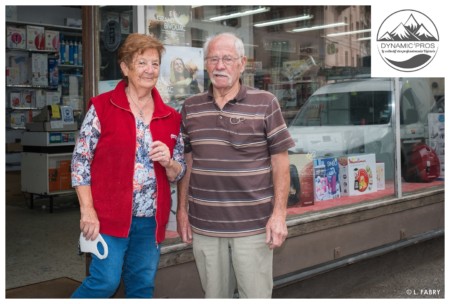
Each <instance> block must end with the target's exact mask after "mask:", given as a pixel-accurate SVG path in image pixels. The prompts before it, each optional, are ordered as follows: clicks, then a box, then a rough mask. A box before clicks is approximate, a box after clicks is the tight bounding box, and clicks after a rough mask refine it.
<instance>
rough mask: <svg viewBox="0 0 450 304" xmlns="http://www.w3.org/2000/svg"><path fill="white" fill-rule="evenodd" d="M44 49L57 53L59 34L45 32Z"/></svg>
mask: <svg viewBox="0 0 450 304" xmlns="http://www.w3.org/2000/svg"><path fill="white" fill-rule="evenodd" d="M45 49H46V50H49V51H59V32H58V31H51V30H45Z"/></svg>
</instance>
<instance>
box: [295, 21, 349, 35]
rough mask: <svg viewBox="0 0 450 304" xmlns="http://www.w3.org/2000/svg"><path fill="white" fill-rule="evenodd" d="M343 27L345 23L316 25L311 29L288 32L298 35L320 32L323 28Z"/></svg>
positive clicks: (297, 29) (304, 28) (305, 28)
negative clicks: (307, 32)
mask: <svg viewBox="0 0 450 304" xmlns="http://www.w3.org/2000/svg"><path fill="white" fill-rule="evenodd" d="M344 25H347V23H345V22H338V23H331V24H324V25H317V26H312V27H302V28H296V29H293V30H290V32H293V33H300V32H306V31H314V30H321V29H325V28H330V27H336V26H344Z"/></svg>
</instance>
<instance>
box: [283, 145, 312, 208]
mask: <svg viewBox="0 0 450 304" xmlns="http://www.w3.org/2000/svg"><path fill="white" fill-rule="evenodd" d="M289 163H290V175H291V186H290V190H289V197H288V206H292V205H295V204H297V203H300V206H302V207H305V206H310V205H314V181H313V180H314V177H313V163H312V157H311V156H310V155H309V154H289Z"/></svg>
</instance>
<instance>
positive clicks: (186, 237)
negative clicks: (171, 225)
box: [177, 209, 192, 244]
mask: <svg viewBox="0 0 450 304" xmlns="http://www.w3.org/2000/svg"><path fill="white" fill-rule="evenodd" d="M177 231H178V234H179V235H180V237H181V240H182V241H183V242H184V243H186V244H191V243H192V230H191V225H190V224H189V218H188V215H187V212H186V211H185V210H183V209H181V210H178V212H177Z"/></svg>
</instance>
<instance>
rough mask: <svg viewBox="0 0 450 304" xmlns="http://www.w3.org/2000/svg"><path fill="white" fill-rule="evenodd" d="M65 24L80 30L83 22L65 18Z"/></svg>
mask: <svg viewBox="0 0 450 304" xmlns="http://www.w3.org/2000/svg"><path fill="white" fill-rule="evenodd" d="M64 23H65V24H66V26H70V27H78V28H81V26H82V25H83V22H82V20H81V19H76V18H65V19H64Z"/></svg>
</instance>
